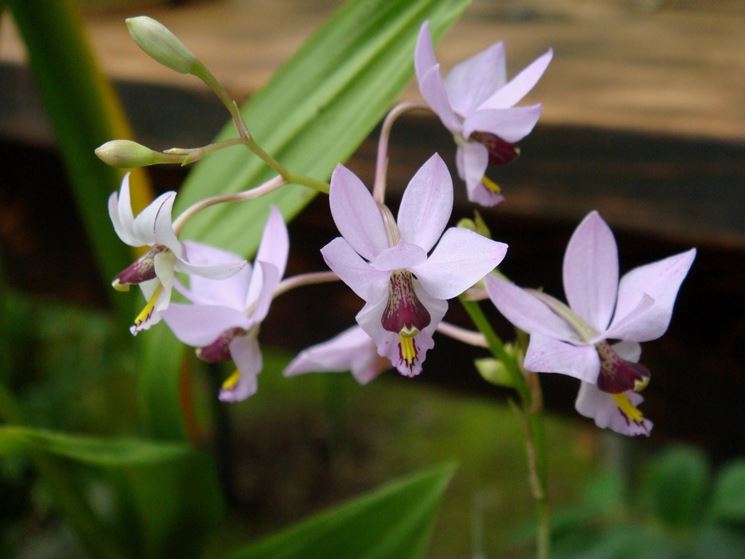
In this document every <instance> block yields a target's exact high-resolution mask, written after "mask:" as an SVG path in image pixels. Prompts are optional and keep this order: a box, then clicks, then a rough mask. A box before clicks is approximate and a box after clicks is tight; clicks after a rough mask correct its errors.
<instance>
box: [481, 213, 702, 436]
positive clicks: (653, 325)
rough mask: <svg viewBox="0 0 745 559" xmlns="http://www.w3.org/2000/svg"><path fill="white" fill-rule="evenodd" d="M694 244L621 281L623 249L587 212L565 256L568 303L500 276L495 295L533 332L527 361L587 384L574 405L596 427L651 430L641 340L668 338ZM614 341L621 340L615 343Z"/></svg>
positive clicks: (491, 287)
mask: <svg viewBox="0 0 745 559" xmlns="http://www.w3.org/2000/svg"><path fill="white" fill-rule="evenodd" d="M695 256H696V249H691V250H689V251H686V252H683V253H680V254H676V255H674V256H670V257H668V258H665V259H663V260H659V261H657V262H653V263H651V264H647V265H645V266H640V267H638V268H635V269H633V270H631V271H630V272H628V273H627V274H625V275H624V276H623V277H622V278H621V280H620V282H619V279H618V249H617V247H616V241H615V238H614V237H613V232H612V231H611V230H610V228H609V227H608V225H607V224H606V223H605V221H603V219H602V218H601V217H600V215H599V214H598V213H597V212H595V211H593V212H591V213H590V214H588V215H587V216H586V217H585V218H584V219H583V220H582V223H580V224H579V226H578V227H577V229H576V230H575V231H574V233H573V235H572V238H571V239H570V241H569V244H568V245H567V250H566V253H565V254H564V291H565V293H566V297H567V300H568V301H569V306H567V305H565V304H564V303H562V302H561V301H558V300H557V299H554V298H553V297H551V296H550V295H547V294H545V293H542V292H538V291H533V290H526V289H521V288H519V287H517V286H516V285H513V284H511V283H509V282H507V281H504V280H501V279H499V278H497V277H493V276H492V277H489V278H487V280H486V289H487V292H488V293H489V297H490V298H491V300H492V302H493V303H494V304H495V305H496V307H497V309H499V311H500V312H501V313H502V314H503V315H504V316H505V317H507V319H508V320H509V321H510V322H512V323H513V324H514V325H515V326H517V327H518V328H520V329H521V330H524V331H526V332H528V333H529V334H530V344H529V346H528V351H527V353H526V355H525V361H524V366H525V368H526V369H527V370H529V371H535V372H544V373H563V374H566V375H570V376H573V377H575V378H578V379H579V380H581V381H582V385H581V387H580V391H579V395H578V397H577V402H576V408H577V411H579V413H581V414H582V415H584V416H586V417H591V418H594V420H595V424H596V425H597V426H598V427H602V428H607V427H609V428H610V429H612V430H613V431H616V432H618V433H622V434H624V435H641V434H644V435H649V433H650V431H651V429H652V422H651V421H649V420H648V419H645V418H644V416H643V415H642V413H641V412H640V411H639V410H638V409H637V406H638V405H639V404H640V403H641V402H642V397H641V396H640V395H639V394H638V392H640V391H641V390H643V389H644V388H645V387H646V386H647V384H648V383H649V379H650V372H649V369H647V368H646V367H645V366H644V365H640V364H638V363H637V361H638V360H639V356H640V355H641V346H640V345H639V342H646V341H650V340H654V339H657V338H659V337H660V336H662V334H664V333H665V331H666V330H667V327H668V325H669V324H670V318H671V316H672V312H673V305H674V304H675V298H676V296H677V294H678V290H679V288H680V284H681V283H682V282H683V279H684V278H685V277H686V274H687V273H688V270H689V268H690V267H691V264H692V263H693V259H694V258H695ZM610 340H620V341H619V342H618V343H615V344H613V345H611V343H610Z"/></svg>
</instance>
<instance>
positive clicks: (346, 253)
mask: <svg viewBox="0 0 745 559" xmlns="http://www.w3.org/2000/svg"><path fill="white" fill-rule="evenodd" d="M321 254H322V255H323V259H324V260H325V261H326V264H327V265H328V267H329V268H331V270H332V271H333V272H334V273H335V274H336V275H337V276H339V277H340V278H341V281H343V282H344V283H346V284H347V285H348V286H349V287H350V288H351V289H352V291H354V292H355V293H356V294H357V296H358V297H360V298H361V299H364V300H365V301H369V300H370V299H371V298H377V297H379V296H380V293H382V292H383V291H384V290H385V289H387V287H388V278H389V277H390V273H388V272H380V271H378V270H376V269H374V268H373V267H372V266H370V264H368V263H367V262H365V261H364V260H363V259H362V258H360V256H359V255H358V254H357V253H356V252H355V251H354V250H353V249H352V247H351V246H350V245H349V243H348V242H347V241H346V240H345V239H343V238H342V237H337V238H335V239H334V240H332V241H331V242H330V243H329V244H327V245H326V246H325V247H323V248H322V249H321ZM381 312H382V311H381Z"/></svg>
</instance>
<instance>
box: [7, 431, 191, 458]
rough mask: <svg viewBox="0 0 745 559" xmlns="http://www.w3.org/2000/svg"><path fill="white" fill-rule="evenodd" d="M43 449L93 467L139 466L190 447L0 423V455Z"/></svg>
mask: <svg viewBox="0 0 745 559" xmlns="http://www.w3.org/2000/svg"><path fill="white" fill-rule="evenodd" d="M28 452H43V453H46V454H51V455H56V456H64V457H66V458H71V459H73V460H75V461H77V462H82V463H85V464H91V465H94V466H106V467H120V466H141V465H146V464H155V463H159V462H164V461H169V460H173V459H176V458H183V457H184V456H185V455H186V454H188V453H189V452H191V449H190V447H188V446H187V445H184V444H178V443H161V442H153V441H147V440H142V439H134V438H123V439H104V438H98V437H89V436H86V435H69V434H66V433H56V432H54V431H46V430H42V429H33V428H30V427H20V426H16V425H3V426H0V455H8V454H11V455H13V454H25V453H28Z"/></svg>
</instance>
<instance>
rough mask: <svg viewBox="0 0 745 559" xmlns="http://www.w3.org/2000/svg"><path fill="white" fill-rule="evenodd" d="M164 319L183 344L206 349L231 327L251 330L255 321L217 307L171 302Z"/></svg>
mask: <svg viewBox="0 0 745 559" xmlns="http://www.w3.org/2000/svg"><path fill="white" fill-rule="evenodd" d="M163 320H164V321H165V323H166V324H167V325H168V327H169V328H170V329H171V331H172V332H173V334H174V335H175V336H176V337H177V338H178V339H179V340H181V342H183V343H185V344H186V345H190V346H192V347H205V346H207V345H209V344H211V343H212V342H214V341H215V340H217V338H219V337H220V336H221V335H222V334H223V332H225V331H226V330H230V329H231V328H244V329H245V328H248V327H249V326H250V323H251V321H250V320H249V319H248V317H247V316H246V315H245V314H243V313H242V312H240V311H237V310H235V309H231V308H228V307H221V306H216V305H184V304H181V303H171V305H170V306H169V307H168V309H166V310H165V311H164V312H163Z"/></svg>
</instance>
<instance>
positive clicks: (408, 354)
mask: <svg viewBox="0 0 745 559" xmlns="http://www.w3.org/2000/svg"><path fill="white" fill-rule="evenodd" d="M398 344H399V347H400V348H401V357H402V358H403V360H404V361H405V362H406V364H407V365H408V366H409V367H411V366H412V365H413V364H414V359H415V358H416V349H415V348H414V338H413V337H411V336H407V335H405V334H400V335H399V336H398Z"/></svg>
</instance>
